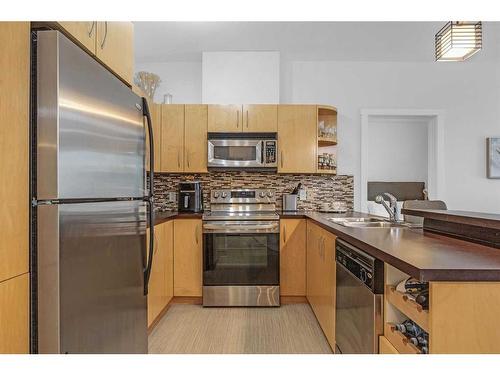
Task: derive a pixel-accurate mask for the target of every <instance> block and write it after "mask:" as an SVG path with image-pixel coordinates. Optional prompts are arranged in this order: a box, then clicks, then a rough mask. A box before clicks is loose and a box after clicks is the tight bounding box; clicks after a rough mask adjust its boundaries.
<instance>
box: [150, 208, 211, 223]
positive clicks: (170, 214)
mask: <svg viewBox="0 0 500 375" xmlns="http://www.w3.org/2000/svg"><path fill="white" fill-rule="evenodd" d="M202 215H203V214H192V213H183V212H177V211H160V212H155V225H158V224H161V223H164V222H166V221H169V220H173V219H201V217H202Z"/></svg>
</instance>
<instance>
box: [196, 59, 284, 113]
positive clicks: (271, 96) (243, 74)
mask: <svg viewBox="0 0 500 375" xmlns="http://www.w3.org/2000/svg"><path fill="white" fill-rule="evenodd" d="M279 79H280V54H279V52H249V51H245V52H233V51H230V52H203V58H202V102H203V103H218V104H234V103H254V104H265V103H278V102H279V97H280V94H279V89H280V83H279Z"/></svg>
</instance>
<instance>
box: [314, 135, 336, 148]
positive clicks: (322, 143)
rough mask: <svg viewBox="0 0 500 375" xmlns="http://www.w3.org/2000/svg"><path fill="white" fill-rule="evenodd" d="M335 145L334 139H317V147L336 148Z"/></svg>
mask: <svg viewBox="0 0 500 375" xmlns="http://www.w3.org/2000/svg"><path fill="white" fill-rule="evenodd" d="M336 145H337V139H336V138H325V137H318V146H319V147H329V146H336Z"/></svg>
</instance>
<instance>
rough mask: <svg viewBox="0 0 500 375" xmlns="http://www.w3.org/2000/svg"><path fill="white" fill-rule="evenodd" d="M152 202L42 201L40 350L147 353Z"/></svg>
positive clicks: (40, 223) (39, 224)
mask: <svg viewBox="0 0 500 375" xmlns="http://www.w3.org/2000/svg"><path fill="white" fill-rule="evenodd" d="M145 236H146V206H145V204H144V203H143V202H139V201H135V202H104V203H78V204H63V205H42V206H39V207H38V256H37V257H38V351H39V353H147V342H148V341H147V301H146V297H145V296H144V293H143V291H144V289H143V288H144V275H143V269H144V265H145V261H146V241H145Z"/></svg>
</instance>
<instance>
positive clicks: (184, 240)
mask: <svg viewBox="0 0 500 375" xmlns="http://www.w3.org/2000/svg"><path fill="white" fill-rule="evenodd" d="M201 229H202V228H201V220H200V219H176V220H175V221H174V296H179V297H201V295H202V261H203V256H202V232H201Z"/></svg>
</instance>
